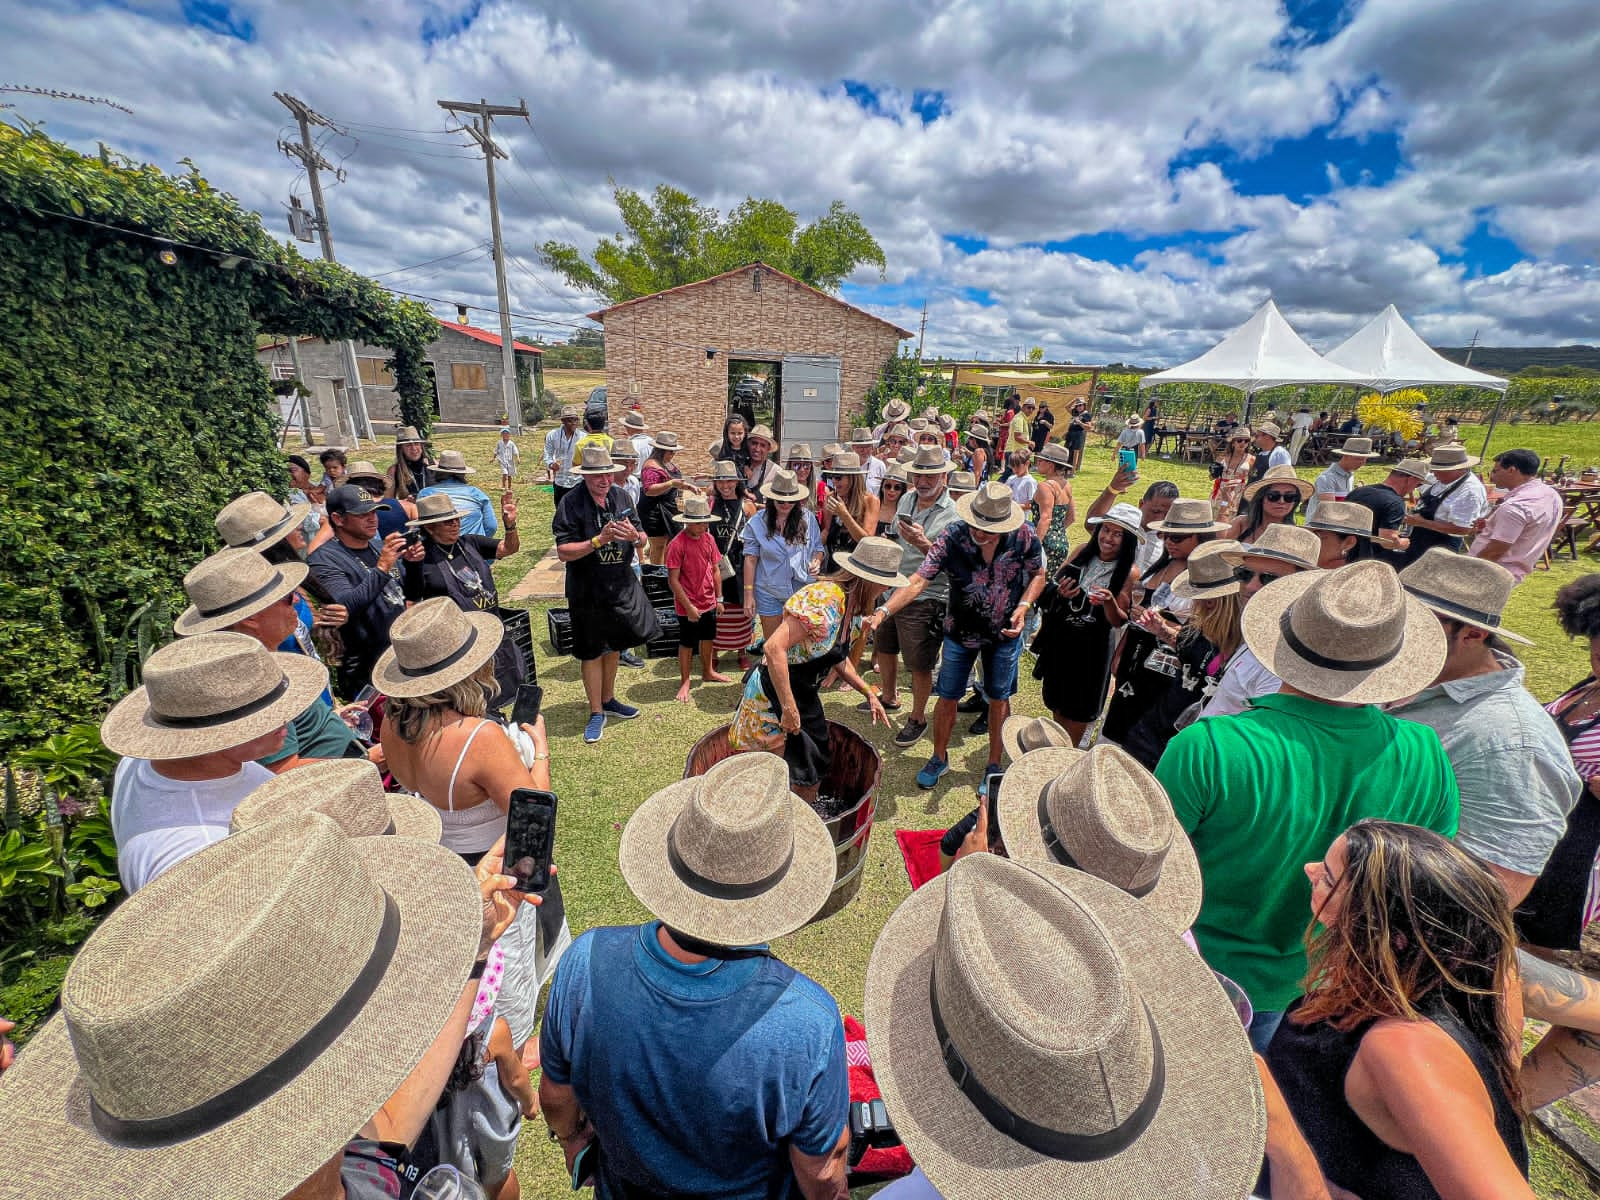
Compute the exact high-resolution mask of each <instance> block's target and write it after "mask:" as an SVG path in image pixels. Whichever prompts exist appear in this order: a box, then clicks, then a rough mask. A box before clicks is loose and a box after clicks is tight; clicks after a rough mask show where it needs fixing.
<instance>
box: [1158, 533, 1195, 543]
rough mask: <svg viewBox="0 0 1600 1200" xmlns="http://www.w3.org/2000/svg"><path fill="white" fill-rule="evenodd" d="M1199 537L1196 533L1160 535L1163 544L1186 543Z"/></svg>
mask: <svg viewBox="0 0 1600 1200" xmlns="http://www.w3.org/2000/svg"><path fill="white" fill-rule="evenodd" d="M1199 536H1200V535H1199V534H1198V533H1163V534H1162V535H1161V540H1162V541H1163V542H1187V541H1188V540H1189V539H1190V538H1197V537H1199Z"/></svg>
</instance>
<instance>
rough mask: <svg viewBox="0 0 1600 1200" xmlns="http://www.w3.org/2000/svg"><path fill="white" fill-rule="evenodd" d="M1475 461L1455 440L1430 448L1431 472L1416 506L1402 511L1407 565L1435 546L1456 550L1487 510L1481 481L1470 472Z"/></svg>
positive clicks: (1419, 492)
mask: <svg viewBox="0 0 1600 1200" xmlns="http://www.w3.org/2000/svg"><path fill="white" fill-rule="evenodd" d="M1479 461H1480V460H1479V459H1478V458H1477V457H1475V456H1474V455H1471V454H1468V453H1467V449H1466V447H1465V446H1462V445H1459V444H1449V445H1443V446H1435V447H1434V448H1433V455H1432V457H1430V458H1429V459H1428V468H1429V470H1430V472H1431V474H1429V476H1428V480H1427V482H1426V483H1424V484H1423V485H1422V488H1421V489H1420V490H1419V491H1418V492H1417V506H1416V509H1415V510H1414V511H1412V512H1410V513H1408V514H1407V515H1406V525H1407V527H1408V531H1409V533H1410V537H1411V545H1410V546H1409V548H1408V549H1407V550H1406V564H1407V565H1410V564H1411V563H1414V562H1416V561H1417V559H1419V558H1421V557H1422V556H1423V555H1424V554H1426V553H1427V552H1428V551H1429V550H1431V549H1433V547H1435V546H1443V547H1444V548H1445V549H1446V550H1451V551H1458V552H1459V551H1460V550H1461V548H1462V546H1463V545H1465V542H1466V539H1467V538H1469V537H1471V536H1472V535H1473V533H1474V532H1475V531H1476V528H1475V527H1476V525H1477V523H1478V519H1479V518H1480V517H1482V516H1484V515H1485V514H1486V513H1487V512H1488V511H1489V497H1488V495H1487V493H1486V492H1485V491H1484V488H1483V481H1482V480H1480V479H1479V478H1478V477H1477V476H1476V475H1474V474H1473V473H1472V468H1473V467H1475V466H1477V465H1478V463H1479Z"/></svg>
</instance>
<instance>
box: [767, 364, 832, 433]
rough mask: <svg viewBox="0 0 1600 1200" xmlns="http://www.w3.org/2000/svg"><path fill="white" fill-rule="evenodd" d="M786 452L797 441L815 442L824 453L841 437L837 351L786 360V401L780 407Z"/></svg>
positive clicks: (779, 428)
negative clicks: (830, 444)
mask: <svg viewBox="0 0 1600 1200" xmlns="http://www.w3.org/2000/svg"><path fill="white" fill-rule="evenodd" d="M777 433H778V437H779V439H780V440H781V441H782V442H783V453H784V454H787V453H788V452H789V447H790V446H792V445H793V444H794V443H795V442H809V443H811V451H812V453H813V454H817V455H821V453H822V448H823V447H824V446H826V445H827V444H828V443H829V442H834V441H838V440H839V358H838V356H837V355H834V354H790V355H787V356H785V358H784V360H783V403H782V405H781V406H780V407H779V409H778V430H777Z"/></svg>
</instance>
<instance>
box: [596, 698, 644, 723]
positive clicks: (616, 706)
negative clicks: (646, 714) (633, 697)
mask: <svg viewBox="0 0 1600 1200" xmlns="http://www.w3.org/2000/svg"><path fill="white" fill-rule="evenodd" d="M600 711H601V712H603V713H604V714H605V715H606V716H608V717H615V718H617V720H619V721H631V720H633V719H634V718H635V717H637V716H638V715H639V710H638V709H637V708H635V707H634V706H633V705H631V704H624V703H623V702H622V701H621V700H618V699H617V698H616V697H614V696H613V697H612V698H611V699H610V700H607V701H606V702H605V703H604V704H602V705H601V706H600Z"/></svg>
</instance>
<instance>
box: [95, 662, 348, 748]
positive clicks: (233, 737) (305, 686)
mask: <svg viewBox="0 0 1600 1200" xmlns="http://www.w3.org/2000/svg"><path fill="white" fill-rule="evenodd" d="M327 686H328V668H327V667H325V666H323V665H322V664H321V663H320V662H318V661H317V660H316V659H314V658H310V657H308V656H306V655H304V654H278V653H275V652H273V651H271V650H268V649H267V648H266V647H265V646H263V645H262V644H261V643H260V642H258V641H257V640H256V639H255V638H253V637H248V636H246V635H245V634H242V633H201V634H197V635H195V636H194V637H185V638H179V639H178V640H177V641H175V642H172V643H171V644H169V645H166V646H163V647H161V649H159V650H157V651H156V652H155V653H154V654H152V655H151V656H150V658H149V659H148V660H147V661H146V662H145V664H144V684H143V686H142V687H140V688H139V689H138V690H137V691H135V692H131V693H129V694H128V695H126V696H124V697H123V698H122V699H121V700H119V701H118V702H117V704H116V706H115V707H114V708H113V709H112V710H111V711H110V712H108V713H107V714H106V715H105V719H104V720H103V721H101V722H100V740H101V741H103V742H104V743H105V746H106V749H107V750H110V751H111V752H112V753H113V754H120V755H123V756H125V757H127V758H149V759H157V760H161V759H173V758H193V757H195V756H196V755H200V754H211V753H214V752H215V751H218V750H227V749H230V748H232V747H234V746H242V745H243V744H244V743H245V742H249V741H253V740H254V739H256V738H258V737H261V736H263V735H264V734H268V733H271V732H272V731H273V730H275V729H280V728H282V727H283V726H285V725H287V724H288V723H289V722H290V720H292V719H293V718H295V717H297V716H299V715H300V714H301V713H303V712H304V711H305V710H306V709H307V708H309V707H310V706H311V704H312V702H313V701H315V700H316V699H317V697H318V696H320V695H321V694H322V691H323V689H324V688H326V687H327Z"/></svg>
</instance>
